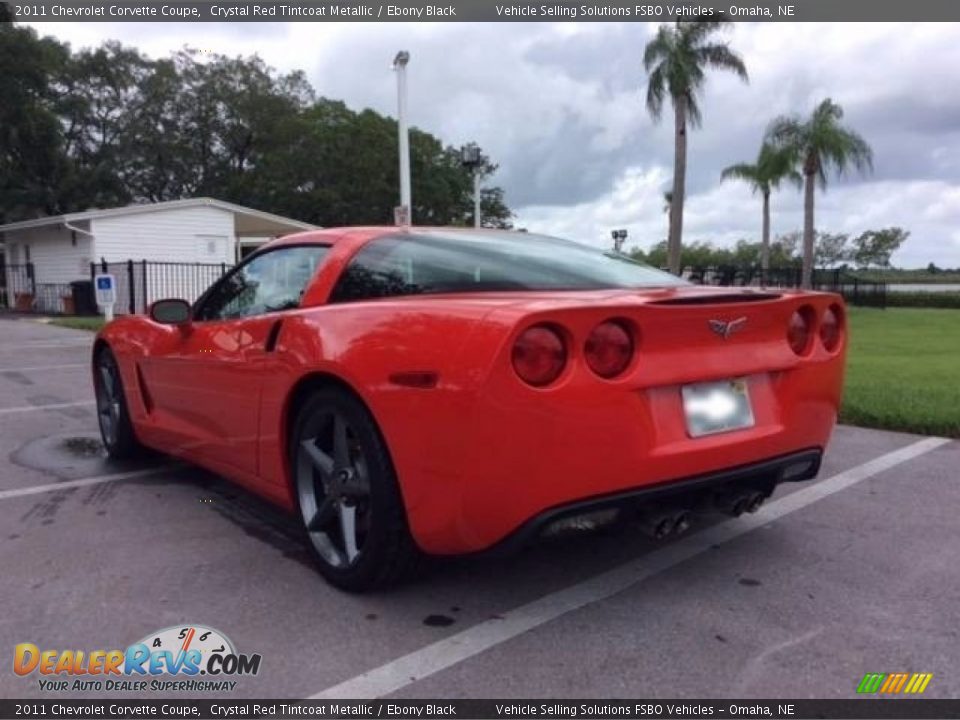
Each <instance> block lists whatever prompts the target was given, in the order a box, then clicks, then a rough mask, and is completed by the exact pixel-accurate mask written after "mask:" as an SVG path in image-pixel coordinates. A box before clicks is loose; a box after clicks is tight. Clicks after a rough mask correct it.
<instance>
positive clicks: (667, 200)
mask: <svg viewBox="0 0 960 720" xmlns="http://www.w3.org/2000/svg"><path fill="white" fill-rule="evenodd" d="M672 205H673V191H672V190H664V191H663V212H664V213H665V214H666V216H667V241H668V242H669V240H670V236H671V235H672V234H673V233H672V232H671V230H670V228H671V227H672V221H671V218H672V217H673V215H672V214H671V212H670V207H671V206H672Z"/></svg>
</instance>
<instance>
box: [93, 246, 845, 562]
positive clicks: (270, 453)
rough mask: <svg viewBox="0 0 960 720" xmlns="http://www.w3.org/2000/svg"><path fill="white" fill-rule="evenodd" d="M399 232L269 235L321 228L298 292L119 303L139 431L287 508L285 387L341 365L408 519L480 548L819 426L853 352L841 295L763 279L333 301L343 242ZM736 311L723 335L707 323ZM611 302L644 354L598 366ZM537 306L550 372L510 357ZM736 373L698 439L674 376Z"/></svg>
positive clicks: (768, 452)
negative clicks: (733, 410) (737, 407)
mask: <svg viewBox="0 0 960 720" xmlns="http://www.w3.org/2000/svg"><path fill="white" fill-rule="evenodd" d="M397 232H398V229H397V228H392V227H391V228H351V229H340V230H322V231H314V232H308V233H300V234H297V235H293V236H289V237H286V238H283V239H281V240H277V241H274V243H271V245H270V247H278V246H282V245H287V244H308V243H319V244H329V245H331V246H332V249H331V251H330V252H329V254H328V255H327V257H326V259H325V261H324V263H323V264H322V266H321V267H320V268H319V269H318V271H317V273H316V275H315V276H314V277H313V279H312V280H311V281H310V283H309V284H308V286H307V288H306V291H305V292H304V294H303V299H302V303H301V307H300V308H298V309H294V310H287V311H281V312H274V313H268V314H265V315H260V316H254V317H249V318H244V319H239V320H231V321H207V322H199V321H193V322H191V323H189V324H187V325H184V326H170V325H161V324H158V323H155V322H153V321H152V320H150V319H149V318H148V317H144V316H127V317H122V318H119V319H118V320H116V321H114V322H113V323H111V324H109V325H108V326H107V327H106V328H104V329H103V330H102V331H101V332H100V334H99V336H98V346H99V344H100V343H107V344H109V346H110V347H111V349H112V350H113V352H114V353H115V355H116V357H117V359H118V362H119V365H120V370H121V375H122V378H123V383H124V387H125V388H126V391H127V402H128V404H129V410H130V415H131V419H132V421H133V425H134V429H135V432H136V435H137V438H138V439H139V441H140V442H141V443H143V444H145V445H147V446H150V447H153V448H156V449H158V450H161V451H163V452H166V453H169V454H171V455H175V456H179V457H182V458H185V459H187V460H189V461H192V462H195V463H197V464H199V465H203V466H205V467H207V468H210V469H211V470H213V471H215V472H218V473H221V474H223V475H225V476H227V477H229V478H231V479H233V480H235V481H237V482H239V483H241V484H242V485H244V486H246V487H247V488H249V489H250V490H252V491H254V492H257V493H259V494H261V495H263V496H265V497H267V498H269V499H270V500H272V501H273V502H275V503H277V504H279V505H282V506H283V507H285V508H288V509H294V508H295V507H296V494H295V492H294V490H293V488H292V485H291V479H290V469H289V467H288V460H287V447H288V440H287V437H288V431H289V426H290V422H291V417H290V414H291V413H290V405H291V400H292V398H293V397H294V395H295V393H296V392H297V389H298V387H300V385H301V383H303V382H305V381H308V380H309V379H310V378H314V377H316V376H318V375H323V376H328V377H332V378H336V379H337V380H338V381H339V382H340V383H342V384H344V385H346V386H348V387H349V388H351V389H352V390H353V391H354V392H355V393H356V394H357V395H358V396H359V397H360V398H361V399H362V400H363V402H364V403H365V404H366V405H367V407H368V408H369V410H370V411H371V413H372V415H373V416H374V418H375V419H376V421H377V423H378V425H379V428H380V431H381V432H382V434H383V437H384V438H385V440H386V443H387V445H388V447H389V450H390V453H391V457H392V460H393V464H394V467H395V469H396V473H397V476H398V480H399V483H400V488H401V492H402V496H403V501H404V504H405V506H406V511H407V515H408V519H409V524H410V529H411V532H412V534H413V537H414V539H415V540H416V542H417V544H418V545H419V546H420V547H421V548H422V549H423V550H425V551H427V552H430V553H438V554H451V553H463V552H470V551H476V550H482V549H485V548H488V547H490V546H492V545H494V544H496V543H497V542H498V541H500V540H502V539H504V538H505V537H506V536H508V535H509V534H510V533H511V532H512V531H514V530H516V529H517V528H518V527H520V526H521V525H522V524H523V523H524V522H526V521H528V520H530V519H531V518H533V517H534V516H536V515H537V514H539V513H541V512H543V511H545V510H547V509H550V508H554V507H557V506H560V505H563V504H567V503H571V502H574V501H577V500H580V499H585V498H590V497H595V496H600V495H604V494H608V493H615V492H619V491H625V490H629V489H635V488H642V487H644V486H650V485H654V484H660V483H666V482H669V481H671V480H679V479H683V478H688V477H692V476H697V475H700V474H704V473H709V472H713V471H716V470H721V469H724V468H731V467H735V466H740V465H745V464H749V463H752V462H756V461H760V460H764V459H767V458H773V457H776V456H779V455H784V454H786V453H790V452H793V451H797V450H804V449H811V448H813V449H823V448H824V447H825V446H826V444H827V441H828V439H829V437H830V433H831V430H832V428H833V425H834V423H835V420H836V416H837V410H838V407H839V404H840V399H841V393H842V384H843V370H844V355H845V352H846V328H845V316H844V312H843V304H842V301H841V299H840V298H839V297H838V296H837V295H833V294H828V293H817V292H802V291H793V290H785V291H784V290H777V291H776V292H775V293H772V294H771V297H770V298H769V299H761V300H756V299H754V298H755V297H756V296H757V294H758V293H757V290H756V289H742V288H722V289H721V288H708V287H698V286H681V287H675V288H661V289H612V290H591V291H561V292H539V291H538V292H528V291H523V292H476V293H457V294H449V295H430V296H416V295H414V296H407V297H395V298H382V299H373V300H364V301H358V302H349V303H342V304H330V305H327V304H325V303H326V301H327V299H328V296H329V295H330V293H331V290H332V288H333V285H334V283H335V282H336V280H337V278H338V277H339V276H340V273H341V271H342V270H343V268H344V267H345V265H346V263H347V262H348V261H349V260H350V258H351V257H352V256H353V255H354V254H355V253H356V252H357V251H358V250H359V249H360V248H361V247H362V246H363V245H364V244H365V243H367V242H369V241H370V240H372V239H374V238H376V237H379V236H381V235H385V234H394V235H395V234H396V233H397ZM461 232H462V230H461ZM479 232H482V231H479ZM691 301H694V302H691ZM830 308H832V312H833V313H835V314H836V315H837V316H838V319H839V326H840V330H839V341H838V342H837V345H836V346H835V347H834V348H833V350H832V351H828V350H827V349H826V348H825V347H824V345H823V341H822V339H821V337H820V333H819V331H818V330H819V327H818V323H819V322H820V320H821V319H822V318H823V317H824V314H825V313H826V312H827V311H828V309H830ZM801 309H802V310H801ZM797 310H801V312H802V313H808V314H809V316H810V318H812V319H813V326H812V327H811V328H810V338H811V339H810V342H809V343H808V346H807V348H806V349H805V350H804V352H803V354H802V355H797V354H796V353H795V352H794V350H792V349H791V346H790V344H789V343H788V339H787V332H788V327H789V324H790V320H791V316H792V315H793V313H794V312H795V311H797ZM740 318H746V321H745V322H744V323H738V324H737V328H738V329H737V331H736V332H731V333H730V334H728V335H723V334H721V333H718V332H717V331H716V329H714V328H711V321H716V320H717V319H719V320H721V321H723V322H729V321H732V320H739V319H740ZM609 320H615V321H616V322H617V323H618V324H620V325H621V326H624V327H627V328H628V329H629V330H630V332H631V333H632V339H633V343H634V346H635V354H634V357H633V360H632V361H631V362H630V363H629V364H628V366H627V369H626V370H625V371H624V372H623V373H621V374H620V375H618V376H616V377H614V378H612V379H603V378H601V377H599V376H598V375H597V374H596V373H595V372H593V371H592V370H591V369H590V368H589V367H588V365H587V362H586V359H585V356H584V345H585V343H586V341H587V339H588V337H589V336H590V334H591V332H592V331H593V330H594V329H595V328H596V327H597V326H598V325H599V324H601V323H603V322H605V321H609ZM278 321H280V322H282V325H281V327H280V328H279V334H277V335H276V337H277V341H276V347H275V348H274V349H273V351H272V352H267V351H266V344H267V342H268V338H269V336H270V334H271V331H272V330H274V331H275V332H276V328H275V324H276V323H277V322H278ZM537 324H546V325H548V326H549V327H551V328H555V329H556V330H557V331H558V332H559V333H562V335H563V336H564V340H565V341H566V348H567V350H568V360H567V364H566V366H565V367H564V369H563V371H562V373H561V374H560V377H559V378H558V379H557V380H556V381H554V382H552V383H550V384H549V385H548V386H546V387H534V386H531V385H529V384H526V383H524V382H523V381H522V380H521V379H520V378H519V377H518V375H517V372H516V371H515V370H514V367H513V365H512V361H511V350H512V347H513V344H514V341H515V339H516V338H517V337H518V336H519V335H520V334H521V333H522V332H523V331H525V330H526V329H528V328H529V327H531V326H532V325H537ZM832 336H833V335H832V331H831V335H830V337H832ZM740 377H743V378H746V379H747V383H748V388H749V392H750V396H751V400H752V405H753V412H754V416H755V425H754V426H753V427H751V428H749V429H744V430H738V431H732V432H725V433H720V434H716V435H709V436H706V437H700V438H691V437H689V436H688V434H687V431H686V427H685V421H684V414H683V410H682V405H681V393H680V388H681V386H682V385H684V384H688V383H693V382H701V381H709V380H718V379H726V378H740Z"/></svg>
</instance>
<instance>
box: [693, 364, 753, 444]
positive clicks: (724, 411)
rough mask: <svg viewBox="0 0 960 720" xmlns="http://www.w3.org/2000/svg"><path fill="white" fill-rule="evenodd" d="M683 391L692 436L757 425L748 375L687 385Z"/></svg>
mask: <svg viewBox="0 0 960 720" xmlns="http://www.w3.org/2000/svg"><path fill="white" fill-rule="evenodd" d="M681 393H682V394H683V412H684V415H686V418H687V433H688V434H689V435H690V437H702V436H704V435H713V434H714V433H721V432H728V431H730V430H740V429H742V428H748V427H753V424H754V420H753V409H752V408H751V407H750V394H749V393H748V392H747V381H746V379H745V378H740V379H737V380H722V381H720V382H708V383H697V384H695V385H684V386H683V387H682V388H681Z"/></svg>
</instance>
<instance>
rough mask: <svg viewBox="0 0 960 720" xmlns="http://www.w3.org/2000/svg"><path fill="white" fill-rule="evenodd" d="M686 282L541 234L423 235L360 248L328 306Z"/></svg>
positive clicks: (388, 238) (391, 238) (390, 238)
mask: <svg viewBox="0 0 960 720" xmlns="http://www.w3.org/2000/svg"><path fill="white" fill-rule="evenodd" d="M683 284H686V282H685V281H684V280H681V279H680V278H677V277H675V276H673V275H670V274H668V273H665V272H662V271H660V270H657V269H655V268H652V267H650V266H648V265H644V264H642V263H638V262H635V261H633V260H631V259H630V258H627V257H625V256H623V255H618V254H615V253H612V252H604V251H602V250H599V249H597V248H593V247H590V246H587V245H581V244H579V243H574V242H570V241H567V240H560V239H557V238H552V237H546V236H543V235H532V234H528V233H507V232H484V233H471V232H458V231H455V230H453V231H449V230H445V231H422V232H416V233H409V234H403V235H390V236H385V237H381V238H377V239H375V240H372V241H371V242H369V243H368V244H367V245H365V246H364V247H363V248H362V249H361V250H360V252H358V253H357V255H356V256H355V257H354V258H353V259H352V260H351V261H350V263H349V264H348V266H347V268H346V270H345V271H344V273H343V275H342V276H341V278H340V281H339V282H338V283H337V286H336V288H335V289H334V292H333V296H332V300H333V301H334V302H343V301H348V300H359V299H363V298H371V297H387V296H395V295H414V294H424V293H455V292H476V291H495V290H527V291H535V290H596V289H603V288H641V287H663V286H674V285H683Z"/></svg>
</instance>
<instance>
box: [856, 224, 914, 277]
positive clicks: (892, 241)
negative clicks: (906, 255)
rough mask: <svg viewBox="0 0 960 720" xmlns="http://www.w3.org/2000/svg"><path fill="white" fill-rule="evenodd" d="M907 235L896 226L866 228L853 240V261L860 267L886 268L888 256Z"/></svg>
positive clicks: (888, 265)
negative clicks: (874, 228)
mask: <svg viewBox="0 0 960 720" xmlns="http://www.w3.org/2000/svg"><path fill="white" fill-rule="evenodd" d="M908 237H910V233H909V232H907V231H906V230H903V229H902V228H898V227H889V228H884V229H883V230H867V231H866V232H865V233H863V234H861V235H860V236H859V237H857V238H855V239H854V241H853V256H852V259H853V262H854V263H855V264H856V266H857V267H860V268H870V267H879V268H888V267H890V256H891V255H893V253H894V252H896V251H897V249H898V248H899V247H900V246H901V245H903V243H904V242H906V240H907V238H908Z"/></svg>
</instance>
